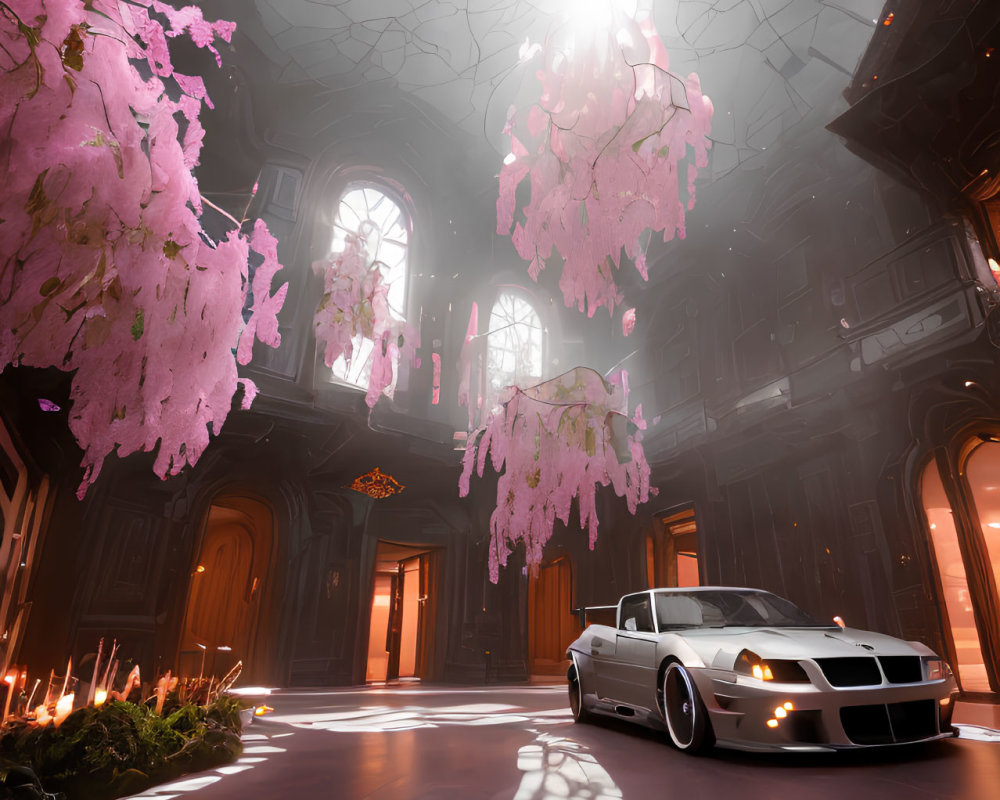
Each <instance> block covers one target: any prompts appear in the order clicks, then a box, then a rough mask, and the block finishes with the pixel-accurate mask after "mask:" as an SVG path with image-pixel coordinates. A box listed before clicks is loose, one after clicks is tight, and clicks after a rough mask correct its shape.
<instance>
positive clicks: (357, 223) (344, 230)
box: [329, 175, 414, 390]
mask: <svg viewBox="0 0 1000 800" xmlns="http://www.w3.org/2000/svg"><path fill="white" fill-rule="evenodd" d="M413 229H414V213H413V205H412V202H411V201H410V198H409V195H408V194H407V192H406V190H405V189H403V187H402V186H400V185H399V184H397V183H395V182H394V181H391V180H389V179H388V178H385V177H381V176H375V175H371V176H360V177H355V178H352V179H350V180H348V181H347V182H346V183H344V185H343V187H342V188H341V189H340V191H339V192H338V193H337V200H336V203H335V206H334V209H333V219H332V222H331V223H330V251H329V252H330V255H331V257H336V256H337V255H338V254H339V253H342V252H343V250H344V247H345V245H346V242H347V236H348V235H349V234H353V235H356V236H359V237H360V238H361V239H362V240H363V242H364V243H365V244H364V246H365V250H366V252H367V257H368V258H369V262H370V263H371V264H372V266H373V267H374V268H377V269H379V270H380V271H381V272H382V276H383V279H384V280H385V282H386V283H387V284H388V285H389V292H388V300H389V312H390V314H392V316H393V317H394V318H395V319H397V320H400V321H404V320H406V318H407V312H408V308H409V299H410V277H411V273H412V265H411V255H412V242H413ZM352 342H353V345H354V350H353V353H352V355H351V360H350V362H349V363H348V362H347V361H346V360H345V359H344V358H343V357H340V358H338V359H337V360H336V361H335V362H334V363H333V365H332V366H331V367H330V373H329V381H330V383H334V384H339V385H346V386H352V387H355V388H358V389H366V388H367V386H368V379H369V376H370V375H371V368H372V358H371V356H372V352H373V350H374V347H375V343H374V342H373V341H372V340H371V339H368V338H366V337H364V336H362V335H360V334H359V335H357V336H355V337H354V338H353V340H352ZM398 377H399V376H398V374H397V373H396V372H395V371H394V372H393V380H392V384H391V386H390V390H394V389H395V388H396V384H397V380H398Z"/></svg>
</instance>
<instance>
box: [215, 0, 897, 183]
mask: <svg viewBox="0 0 1000 800" xmlns="http://www.w3.org/2000/svg"><path fill="white" fill-rule="evenodd" d="M616 2H618V4H619V5H620V6H621V7H626V6H631V7H633V8H634V7H635V6H636V5H638V6H639V7H640V8H642V7H645V8H646V9H647V10H648V9H650V8H651V11H652V17H653V20H654V22H655V24H656V27H657V30H658V31H659V33H660V35H661V37H662V38H663V40H664V43H665V44H666V47H667V52H668V53H669V55H670V59H671V69H672V70H674V71H676V72H677V73H678V74H681V75H686V74H688V73H689V72H692V71H694V72H697V73H698V74H699V75H700V77H701V82H702V87H703V88H704V91H705V93H706V94H708V95H709V96H710V97H711V99H712V101H713V103H714V105H715V109H716V113H715V121H714V125H713V132H712V133H713V139H714V142H715V144H714V148H713V152H712V161H711V168H710V169H711V171H710V173H709V175H710V176H711V178H712V179H713V180H714V179H717V178H719V177H721V176H724V175H726V174H727V173H729V172H730V171H732V170H734V169H736V168H738V167H740V166H741V165H745V164H747V163H748V162H751V161H752V160H753V159H754V158H755V157H757V156H758V155H760V154H762V153H764V152H765V151H767V150H769V149H770V150H773V149H774V148H775V147H778V146H780V144H781V143H782V141H783V139H784V137H785V136H786V135H787V134H788V133H789V132H790V131H792V130H794V129H795V128H796V127H797V126H800V125H801V124H802V123H803V122H805V121H807V120H812V121H813V122H815V123H820V124H825V123H826V122H829V120H830V119H831V118H832V116H833V115H834V113H835V110H837V109H842V108H845V107H846V104H845V103H844V102H843V100H842V99H841V97H840V95H841V92H842V91H843V89H844V88H845V87H846V86H847V84H848V83H849V82H850V79H851V76H852V74H853V72H854V69H855V67H856V66H857V63H858V60H859V58H860V56H861V54H862V52H863V51H864V48H865V46H866V45H867V43H868V41H869V39H870V38H871V35H872V31H873V30H874V29H875V27H876V25H877V24H878V17H879V14H880V11H881V9H882V5H883V3H882V0H715V2H709V1H707V0H656V2H653V0H616ZM602 4H604V5H606V4H607V2H606V0H452V1H451V2H439V1H438V0H254V1H253V2H252V3H248V2H245V1H243V2H232V0H227V1H226V2H222V3H219V4H218V5H219V6H220V14H222V15H229V18H231V19H236V20H237V22H238V23H239V26H240V31H241V34H242V35H243V36H246V37H248V38H249V39H250V40H251V41H252V42H253V43H254V44H255V45H256V47H257V48H259V50H260V51H261V52H262V53H263V54H264V55H265V56H266V58H267V60H268V62H269V67H270V71H271V76H272V78H273V79H274V80H276V81H278V82H283V83H299V82H317V83H319V84H322V85H324V86H327V87H330V88H332V89H345V88H350V87H358V86H363V85H372V84H378V83H385V82H389V83H392V84H395V85H398V87H399V88H400V89H402V90H404V91H406V92H408V93H410V94H412V95H413V97H415V98H417V99H418V100H419V101H421V102H423V103H426V104H428V105H429V106H431V107H433V108H434V109H436V110H437V111H438V112H440V113H441V115H442V116H443V118H444V119H445V120H447V121H448V122H450V123H452V124H454V125H456V126H459V127H460V128H462V129H464V130H465V131H467V132H469V133H471V134H474V135H476V136H480V137H484V138H485V140H486V141H488V142H489V143H490V144H491V145H492V147H493V149H494V150H495V151H496V152H497V153H498V154H500V155H501V157H502V155H503V154H505V153H506V148H505V144H504V142H503V141H502V139H501V134H500V132H501V130H502V128H503V125H504V119H505V116H506V113H507V109H508V107H509V105H510V104H511V102H512V101H513V100H514V99H515V98H516V97H517V96H518V94H519V92H521V91H522V90H523V88H524V86H525V85H526V83H528V82H530V81H531V80H532V77H531V73H532V71H533V69H534V68H533V67H532V65H531V64H530V62H529V63H527V64H521V63H520V62H519V56H518V52H519V49H520V47H521V45H522V44H523V43H524V42H525V41H526V40H527V41H529V42H536V41H540V40H542V39H544V37H545V36H546V35H547V33H549V32H551V31H552V30H553V29H555V28H557V27H559V26H562V25H575V24H583V23H586V22H587V21H588V19H590V18H591V17H592V15H593V14H594V13H595V9H596V10H599V8H600V6H601V5H602Z"/></svg>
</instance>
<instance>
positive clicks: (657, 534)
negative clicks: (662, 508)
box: [646, 507, 701, 588]
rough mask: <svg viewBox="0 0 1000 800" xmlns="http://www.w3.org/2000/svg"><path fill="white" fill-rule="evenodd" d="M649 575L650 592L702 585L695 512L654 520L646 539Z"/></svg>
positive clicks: (674, 512) (670, 513) (686, 509)
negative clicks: (657, 588)
mask: <svg viewBox="0 0 1000 800" xmlns="http://www.w3.org/2000/svg"><path fill="white" fill-rule="evenodd" d="M646 571H647V579H648V581H649V586H650V588H656V587H667V586H700V585H701V579H700V577H699V571H698V523H697V521H696V520H695V516H694V508H692V507H688V508H684V509H682V510H680V511H672V512H669V513H667V514H664V515H662V516H660V517H658V518H657V519H656V520H654V522H653V530H652V532H651V533H650V535H649V536H648V537H647V538H646Z"/></svg>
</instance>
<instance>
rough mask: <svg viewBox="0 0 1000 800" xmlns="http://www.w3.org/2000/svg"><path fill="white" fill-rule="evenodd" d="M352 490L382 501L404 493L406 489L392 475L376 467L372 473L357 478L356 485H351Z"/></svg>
mask: <svg viewBox="0 0 1000 800" xmlns="http://www.w3.org/2000/svg"><path fill="white" fill-rule="evenodd" d="M351 488H352V489H353V490H354V491H356V492H361V493H362V494H366V495H368V496H369V497H374V498H375V499H376V500H381V499H382V498H384V497H389V496H391V495H394V494H397V493H398V492H401V491H403V489H405V488H406V487H405V486H404V485H403V484H401V483H400V482H399V481H397V480H396V479H395V478H394V477H392V475H389V474H388V473H386V472H382V470H380V469H379V468H378V467H375V469H373V470H372V471H371V472H367V473H365V474H364V475H359V476H358V477H357V478H355V479H354V483H352V484H351Z"/></svg>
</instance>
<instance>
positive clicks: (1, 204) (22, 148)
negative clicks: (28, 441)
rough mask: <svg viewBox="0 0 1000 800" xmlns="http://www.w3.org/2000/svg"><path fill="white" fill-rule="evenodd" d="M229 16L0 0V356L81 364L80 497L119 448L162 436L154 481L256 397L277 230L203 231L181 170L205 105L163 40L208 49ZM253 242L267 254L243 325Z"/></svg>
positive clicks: (268, 327) (143, 4)
mask: <svg viewBox="0 0 1000 800" xmlns="http://www.w3.org/2000/svg"><path fill="white" fill-rule="evenodd" d="M161 19H162V20H165V21H166V25H167V29H166V30H165V29H164V27H163V25H162V24H161V22H160V21H158V20H161ZM233 28H234V26H233V24H232V23H229V22H214V23H210V22H206V21H205V20H204V19H203V18H202V15H201V12H200V11H199V10H198V8H197V7H194V6H189V7H187V8H183V9H180V10H175V9H174V8H173V7H171V6H168V5H166V4H164V3H160V2H155V1H154V0H87V2H82V1H81V0H3V2H0V130H3V132H4V133H3V138H2V139H0V175H2V183H3V191H2V192H0V369H2V368H3V367H5V366H6V365H8V364H13V365H18V364H23V365H27V366H34V367H50V366H55V367H58V368H60V369H62V370H65V371H67V372H72V373H73V379H72V388H71V393H70V398H71V401H72V409H71V411H70V413H69V426H70V428H71V430H72V432H73V434H74V436H75V437H76V439H77V441H78V442H79V444H80V446H81V447H82V448H83V450H84V456H83V462H82V463H83V467H84V475H83V481H82V483H81V485H80V488H79V489H78V495H79V496H81V497H82V496H83V493H84V492H85V491H86V489H87V487H88V486H89V485H90V484H92V483H93V482H94V481H95V480H96V479H97V476H98V474H99V472H100V469H101V465H102V463H103V461H104V458H105V457H106V456H107V455H108V454H110V453H112V452H114V451H117V453H118V455H120V456H125V455H127V454H129V453H132V452H135V451H139V450H145V451H153V450H154V449H156V448H157V443H159V448H158V451H157V457H156V461H155V464H154V467H153V469H154V471H155V472H156V474H157V475H159V476H160V477H165V476H167V475H172V474H175V473H177V472H178V471H180V470H181V468H182V467H183V466H184V465H185V464H194V463H195V462H196V461H197V460H198V458H199V456H200V455H201V453H202V451H203V450H204V449H205V447H206V446H207V445H208V442H209V437H210V434H218V432H219V431H220V429H221V428H222V425H223V423H224V422H225V419H226V416H227V415H228V413H229V410H230V407H231V403H232V399H233V396H234V395H235V393H236V390H237V386H238V384H240V383H242V384H243V392H244V394H243V407H244V408H246V407H249V404H250V402H251V401H252V400H253V397H254V395H255V394H256V387H254V385H253V384H252V382H250V381H249V380H245V379H244V380H241V379H240V378H239V377H238V374H237V363H236V362H237V360H238V361H239V362H240V363H246V362H247V361H249V359H250V356H251V350H252V346H253V340H254V338H255V337H256V338H257V339H260V340H261V341H262V342H264V343H266V344H268V345H271V346H272V347H274V346H277V345H278V343H279V336H278V327H277V318H276V316H275V315H276V313H277V311H278V310H279V309H280V307H281V305H282V303H283V301H284V296H285V289H286V287H282V288H281V289H280V290H278V292H277V293H275V294H274V295H272V294H271V280H272V278H273V277H274V274H275V272H276V271H277V270H278V269H280V265H279V264H278V262H277V258H276V243H275V241H274V239H273V237H271V235H270V234H269V233H268V231H267V228H266V226H265V225H264V224H263V223H261V222H258V223H257V225H256V227H255V229H254V231H253V234H252V236H250V237H249V241H248V239H247V238H246V237H244V236H242V235H240V234H239V233H237V232H232V233H230V234H229V237H228V238H227V239H226V240H225V241H222V242H212V241H211V240H210V239H209V238H208V236H207V235H206V234H205V233H204V231H203V229H202V227H201V224H200V222H199V217H200V215H201V210H202V206H201V199H200V196H199V193H198V187H197V184H196V182H195V179H194V176H193V175H192V173H191V170H192V168H193V167H194V166H195V165H196V164H197V162H198V155H199V151H200V148H201V141H202V136H203V130H202V127H201V125H200V124H199V122H198V116H199V113H200V110H201V103H202V101H205V102H206V103H207V102H209V101H208V98H207V96H206V93H205V86H204V83H203V81H202V79H201V78H200V77H196V76H195V77H192V76H185V75H180V74H178V73H175V72H174V71H173V67H172V66H171V63H170V55H169V52H168V50H167V38H168V37H172V36H178V35H181V34H184V33H186V34H187V35H189V36H190V37H191V38H192V40H193V41H194V42H195V43H196V44H198V45H199V46H202V47H208V48H209V49H212V50H213V52H214V48H213V46H212V42H213V40H214V38H215V37H216V36H218V37H221V38H222V39H224V40H226V41H228V40H229V38H230V36H231V35H232V31H233ZM216 58H218V53H216ZM137 64H142V66H143V68H144V69H145V71H146V72H147V74H148V77H143V75H142V74H141V73H140V71H139V69H138V68H137V66H136V65H137ZM147 67H148V69H146V68H147ZM171 85H172V87H173V88H170V87H171ZM178 89H179V92H178V91H177V90H178ZM173 98H176V99H173ZM180 118H182V119H183V121H184V123H185V128H184V131H183V134H182V132H181V129H180V126H179V124H178V119H180ZM249 248H252V249H254V250H255V251H257V252H258V253H260V254H262V255H263V256H264V263H263V264H262V265H261V266H260V267H259V268H258V269H257V271H256V273H255V275H254V278H253V297H254V304H253V309H252V311H251V315H250V319H249V323H248V324H244V320H243V316H242V309H243V305H244V302H245V299H246V291H247V283H248V266H247V265H248V256H249V252H248V251H249ZM234 351H235V353H236V357H234Z"/></svg>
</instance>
